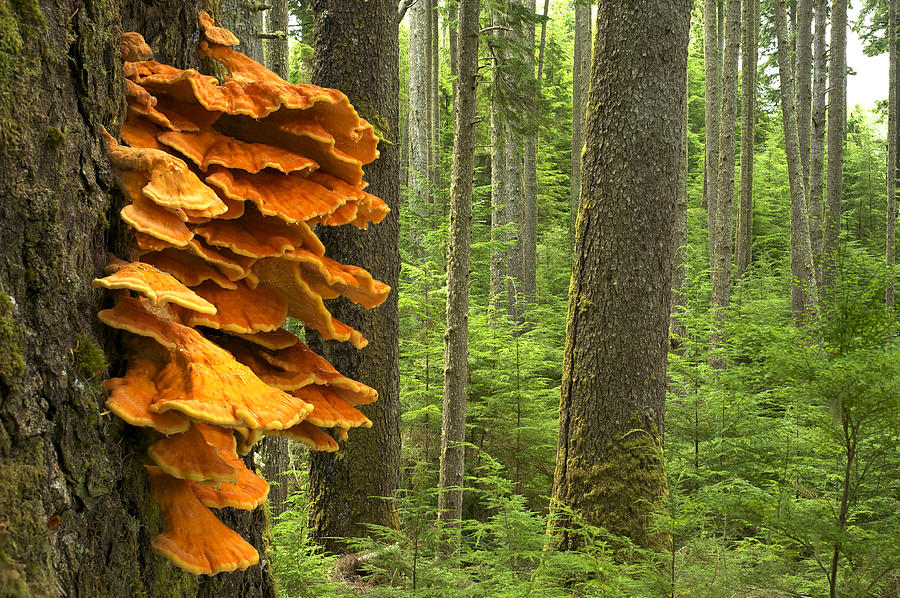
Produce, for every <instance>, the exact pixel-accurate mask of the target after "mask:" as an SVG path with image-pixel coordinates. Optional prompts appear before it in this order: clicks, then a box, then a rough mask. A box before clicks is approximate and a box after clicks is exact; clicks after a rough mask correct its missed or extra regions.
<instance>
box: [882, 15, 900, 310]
mask: <svg viewBox="0 0 900 598" xmlns="http://www.w3.org/2000/svg"><path fill="white" fill-rule="evenodd" d="M898 11H900V2H898V0H888V42H889V43H888V56H889V67H888V68H889V69H890V75H889V77H888V80H889V83H888V158H887V210H886V214H887V216H886V217H887V225H886V228H885V233H886V234H885V244H884V254H885V261H886V263H887V277H888V279H887V287H886V288H885V291H884V302H885V304H886V305H887V306H888V308H889V309H892V308H893V307H894V262H895V257H894V250H895V246H896V243H897V239H896V235H897V233H896V223H897V173H898V172H900V156H898V151H897V142H898V140H900V135H898V132H900V131H898V122H900V120H898V110H897V108H898V104H900V94H898V93H897V82H898V81H900V61H898V60H897V41H898V40H897V17H898Z"/></svg>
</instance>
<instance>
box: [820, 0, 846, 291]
mask: <svg viewBox="0 0 900 598" xmlns="http://www.w3.org/2000/svg"><path fill="white" fill-rule="evenodd" d="M830 54H831V60H830V61H829V68H828V78H829V86H830V89H829V91H828V186H827V188H826V197H825V227H824V228H825V238H824V244H823V248H822V254H823V255H822V259H823V270H824V271H823V273H822V278H823V281H824V289H825V292H826V293H828V292H829V291H830V288H831V286H832V284H833V283H834V278H835V272H834V267H835V256H836V253H837V249H838V236H839V235H840V233H841V195H842V194H843V192H844V185H843V169H844V131H845V129H846V124H847V0H834V3H833V4H832V9H831V50H830Z"/></svg>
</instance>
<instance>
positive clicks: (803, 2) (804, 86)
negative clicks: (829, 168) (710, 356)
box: [794, 0, 813, 191]
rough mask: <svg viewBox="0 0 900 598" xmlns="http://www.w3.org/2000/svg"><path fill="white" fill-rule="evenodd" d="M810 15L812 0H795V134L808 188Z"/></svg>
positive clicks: (810, 100)
mask: <svg viewBox="0 0 900 598" xmlns="http://www.w3.org/2000/svg"><path fill="white" fill-rule="evenodd" d="M812 16H813V0H797V36H796V39H797V70H796V72H795V73H794V77H795V79H796V81H797V134H798V136H799V138H800V166H801V170H802V172H803V185H804V187H805V188H806V189H807V191H808V190H809V182H810V181H809V168H810V166H809V163H810V110H811V107H812V35H811V34H812V31H811V28H812V20H813V19H812Z"/></svg>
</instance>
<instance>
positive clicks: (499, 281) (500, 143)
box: [490, 10, 507, 315]
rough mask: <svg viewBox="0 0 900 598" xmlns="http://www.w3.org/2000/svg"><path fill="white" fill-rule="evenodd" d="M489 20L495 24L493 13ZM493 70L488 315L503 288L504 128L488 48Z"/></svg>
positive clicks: (496, 60) (496, 56)
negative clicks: (489, 303)
mask: <svg viewBox="0 0 900 598" xmlns="http://www.w3.org/2000/svg"><path fill="white" fill-rule="evenodd" d="M492 12H493V17H494V18H493V20H494V21H496V20H497V18H496V17H497V13H496V10H494V11H492ZM491 37H492V38H493V39H495V40H496V39H497V38H499V37H500V31H496V30H495V31H493V32H492V33H491ZM491 53H492V56H493V68H492V69H491V243H492V245H493V247H492V248H491V291H490V292H491V298H490V301H491V308H492V310H491V311H492V314H493V315H496V314H498V313H499V312H500V310H501V309H502V305H503V295H504V290H505V288H506V247H505V246H504V243H505V242H506V240H507V234H506V233H505V232H504V231H503V226H505V225H506V222H507V221H506V205H505V204H506V130H505V129H506V127H505V124H504V122H503V115H502V113H501V108H500V97H501V94H500V86H501V85H503V82H502V80H501V79H502V76H501V73H500V69H501V68H502V58H503V57H502V53H501V50H500V49H499V48H497V47H492V48H491Z"/></svg>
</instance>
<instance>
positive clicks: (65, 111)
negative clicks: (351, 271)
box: [0, 0, 274, 597]
mask: <svg viewBox="0 0 900 598" xmlns="http://www.w3.org/2000/svg"><path fill="white" fill-rule="evenodd" d="M199 8H200V5H199V3H198V2H193V1H190V0H189V1H187V2H183V1H178V2H175V1H171V0H161V1H158V2H147V3H111V4H98V3H95V2H85V1H81V0H73V1H71V2H66V3H58V2H41V3H40V4H39V3H37V2H5V3H3V4H2V8H0V12H2V13H3V17H2V18H3V20H4V29H3V34H2V41H0V64H2V65H3V69H4V73H3V74H2V75H0V80H2V85H3V93H2V94H0V96H2V97H0V197H3V200H2V201H0V347H2V351H0V353H2V357H0V528H2V532H0V553H2V554H3V557H2V558H0V580H2V581H0V594H2V595H4V596H5V595H10V596H66V595H67V596H85V595H92V596H93V595H103V596H131V595H134V594H135V593H142V594H144V595H148V596H171V597H182V596H184V597H187V596H191V597H194V596H204V597H207V596H232V595H252V596H263V597H274V584H273V582H272V578H271V570H270V568H269V566H268V564H267V563H268V562H269V559H268V558H267V557H266V554H265V551H266V540H265V539H264V536H265V534H266V533H267V528H266V522H265V513H264V512H263V510H262V509H257V510H254V511H244V512H237V513H229V514H226V515H225V516H224V517H223V519H224V521H225V522H226V524H227V525H229V526H230V527H232V528H233V529H235V530H236V531H237V532H238V533H240V534H241V535H242V536H244V538H245V539H247V540H248V541H249V542H250V543H251V544H253V545H254V546H255V547H256V548H257V550H258V551H259V552H260V557H261V558H260V564H259V565H256V566H253V567H251V568H249V569H247V570H246V571H243V572H235V573H229V574H226V575H218V576H214V577H204V576H200V577H198V576H195V575H191V574H189V573H186V572H184V571H182V570H180V569H178V568H176V567H174V566H172V565H171V564H170V563H168V562H167V561H166V560H165V559H164V558H163V557H161V556H158V555H156V554H155V553H154V552H153V550H152V549H151V544H150V540H151V538H152V537H153V536H155V535H156V534H157V533H159V532H160V531H161V529H160V516H159V509H158V508H157V507H156V505H155V504H154V503H153V501H152V500H151V498H150V489H149V486H148V483H147V477H146V474H145V473H144V470H143V463H144V460H145V455H146V452H145V449H146V447H147V445H148V444H149V442H150V441H149V439H148V438H146V437H145V436H144V434H143V433H142V432H141V431H139V430H137V429H136V428H134V427H132V426H129V425H127V424H125V423H124V422H122V421H121V420H119V419H118V418H116V417H110V416H109V415H108V413H107V412H106V408H105V406H104V402H105V400H106V395H105V392H104V391H103V389H102V388H101V386H100V385H101V381H102V379H103V378H105V377H107V376H108V375H116V374H119V373H120V370H121V368H122V365H123V364H122V358H121V357H120V351H121V349H120V347H119V346H118V344H117V339H118V335H117V334H115V333H114V331H112V329H110V328H107V327H105V326H103V325H101V324H100V322H99V321H98V320H97V318H96V313H97V312H98V311H99V310H100V309H102V307H103V302H104V300H105V298H104V294H103V293H99V292H98V291H97V290H95V289H93V288H92V287H91V280H92V279H93V278H94V277H96V276H102V274H101V273H102V272H103V268H104V266H105V265H106V264H107V262H108V253H107V252H109V251H113V252H114V253H116V254H118V255H120V256H122V257H125V256H126V255H127V253H126V251H125V247H126V231H125V228H124V226H123V225H122V223H121V221H120V220H119V218H118V213H119V210H120V209H121V207H122V206H123V205H124V201H123V199H122V197H121V195H120V194H119V192H118V191H117V190H116V189H115V185H114V183H113V180H112V178H111V174H110V172H111V171H110V165H109V162H108V161H107V159H106V157H105V156H106V152H105V149H104V147H103V143H102V141H101V138H100V127H101V126H104V127H106V128H107V129H108V130H109V131H110V133H111V134H113V135H116V134H117V131H118V128H119V125H120V124H121V122H122V120H123V118H124V113H123V112H122V110H123V108H124V105H125V98H124V97H123V95H124V94H123V90H124V83H123V79H122V65H121V62H120V54H119V41H120V38H119V32H122V31H137V32H139V33H141V34H143V35H144V36H145V37H146V39H147V40H148V41H150V43H152V45H153V47H154V50H155V58H156V59H157V60H159V61H161V62H165V63H167V64H172V65H174V66H177V67H179V68H188V67H195V68H196V67H198V65H199V60H198V59H197V56H196V44H195V43H194V42H192V41H191V40H192V39H196V36H197V33H198V31H197V11H198V9H199ZM10 73H14V75H13V76H10ZM48 82H52V83H48ZM12 98H15V100H14V101H13V100H12Z"/></svg>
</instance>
